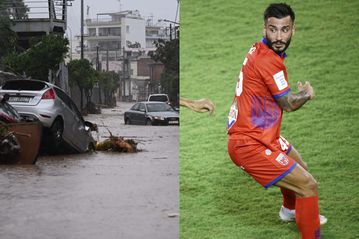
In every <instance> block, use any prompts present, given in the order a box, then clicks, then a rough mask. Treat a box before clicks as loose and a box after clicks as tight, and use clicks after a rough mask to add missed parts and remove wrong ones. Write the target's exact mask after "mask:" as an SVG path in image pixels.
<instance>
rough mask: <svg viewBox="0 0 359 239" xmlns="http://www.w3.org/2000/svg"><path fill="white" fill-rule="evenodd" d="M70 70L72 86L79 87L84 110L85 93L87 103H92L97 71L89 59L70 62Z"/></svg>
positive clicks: (81, 104) (81, 106)
mask: <svg viewBox="0 0 359 239" xmlns="http://www.w3.org/2000/svg"><path fill="white" fill-rule="evenodd" d="M68 68H69V83H70V86H73V85H77V86H78V87H79V89H80V94H81V101H80V108H81V110H83V109H84V107H83V94H84V93H85V95H86V98H87V103H89V102H90V101H91V95H92V89H93V87H94V84H95V81H96V80H97V74H96V71H95V69H93V68H92V65H91V63H90V62H89V61H88V60H87V59H80V60H73V61H70V62H69V64H68Z"/></svg>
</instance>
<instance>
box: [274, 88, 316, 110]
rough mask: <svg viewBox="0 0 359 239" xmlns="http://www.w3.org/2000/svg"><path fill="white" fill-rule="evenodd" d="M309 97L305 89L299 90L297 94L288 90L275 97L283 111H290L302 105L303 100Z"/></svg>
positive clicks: (305, 100)
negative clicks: (284, 93)
mask: <svg viewBox="0 0 359 239" xmlns="http://www.w3.org/2000/svg"><path fill="white" fill-rule="evenodd" d="M309 99H310V96H309V95H308V93H307V92H305V91H300V92H298V93H297V94H292V93H291V92H289V93H288V94H286V95H283V96H281V97H279V98H278V99H277V103H278V105H279V106H280V107H281V108H282V109H283V110H285V111H287V112H291V111H295V110H297V109H299V108H300V107H302V106H303V105H304V104H305V102H307V101H308V100H309Z"/></svg>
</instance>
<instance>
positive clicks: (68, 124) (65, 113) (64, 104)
mask: <svg viewBox="0 0 359 239" xmlns="http://www.w3.org/2000/svg"><path fill="white" fill-rule="evenodd" d="M54 90H55V92H56V95H57V96H58V97H59V100H58V101H57V102H56V104H59V105H60V107H59V113H60V114H61V115H62V118H63V121H64V131H63V133H62V138H63V139H64V140H65V141H66V142H67V143H70V145H73V144H74V142H73V135H74V134H73V132H74V124H73V122H74V115H73V112H72V109H71V105H70V103H69V99H68V96H67V95H66V94H65V92H63V91H62V90H60V89H58V88H56V87H54Z"/></svg>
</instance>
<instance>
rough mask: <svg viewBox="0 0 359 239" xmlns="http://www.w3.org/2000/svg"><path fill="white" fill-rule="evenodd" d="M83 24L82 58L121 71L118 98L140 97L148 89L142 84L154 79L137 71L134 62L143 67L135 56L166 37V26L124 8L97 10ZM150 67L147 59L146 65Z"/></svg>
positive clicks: (145, 51) (143, 52)
mask: <svg viewBox="0 0 359 239" xmlns="http://www.w3.org/2000/svg"><path fill="white" fill-rule="evenodd" d="M85 27H86V34H85V46H84V56H85V58H87V59H89V60H90V61H91V62H92V63H93V65H94V66H95V67H96V68H97V69H100V70H109V71H115V72H121V81H120V84H119V85H120V92H119V95H120V97H121V99H122V100H127V101H132V100H140V99H143V98H145V97H146V94H150V93H152V92H151V91H148V90H144V87H147V85H151V84H150V83H151V82H153V81H154V79H152V77H151V74H148V75H143V74H142V75H138V74H137V72H138V71H137V68H138V64H141V68H143V67H146V66H143V63H139V59H140V58H141V59H143V58H144V57H145V58H146V56H147V55H148V52H150V51H155V50H156V48H155V44H154V42H155V41H156V40H158V39H165V40H169V38H170V37H169V34H167V32H168V28H166V26H165V25H164V24H163V23H161V22H157V23H156V24H154V23H153V20H152V19H145V18H143V17H142V16H141V15H140V13H139V11H137V10H134V11H131V10H127V11H121V12H114V13H99V14H97V18H96V19H86V21H85ZM142 61H143V60H142ZM152 63H153V62H151V64H152ZM151 67H152V68H153V65H150V63H149V65H148V68H149V69H150V68H151ZM161 69H162V68H161ZM148 72H150V70H148ZM149 89H151V87H150V88H149Z"/></svg>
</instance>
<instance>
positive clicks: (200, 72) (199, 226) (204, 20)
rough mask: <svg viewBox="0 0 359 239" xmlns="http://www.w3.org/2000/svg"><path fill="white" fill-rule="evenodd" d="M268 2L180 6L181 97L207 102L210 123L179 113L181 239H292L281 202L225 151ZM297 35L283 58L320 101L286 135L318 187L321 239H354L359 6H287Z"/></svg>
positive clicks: (294, 0)
mask: <svg viewBox="0 0 359 239" xmlns="http://www.w3.org/2000/svg"><path fill="white" fill-rule="evenodd" d="M271 2H272V1H269V0H265V1H236V0H197V1H191V0H182V1H181V45H180V49H181V52H180V54H181V55H180V59H181V64H180V74H181V89H180V92H181V96H184V97H189V98H194V99H196V98H203V97H207V98H210V99H211V100H212V101H213V102H214V103H215V105H216V113H215V115H214V116H213V117H207V115H204V114H196V113H194V112H192V111H190V110H188V109H186V108H181V127H180V131H181V132H180V135H181V137H180V159H181V161H180V214H181V218H180V227H181V228H180V236H181V238H183V239H203V238H208V239H219V238H220V239H232V238H233V239H238V238H239V239H242V238H243V239H269V238H276V239H293V238H297V239H298V238H299V233H298V230H297V228H296V225H295V224H294V223H280V222H279V220H278V219H277V218H278V210H279V207H280V205H281V194H280V192H279V190H278V189H277V188H275V187H273V188H270V189H268V190H264V189H262V188H261V186H260V185H259V184H257V183H256V182H255V181H254V180H253V179H252V178H251V177H250V176H248V175H247V174H245V173H244V172H243V171H241V169H239V168H238V167H236V166H235V165H234V164H233V163H232V162H231V160H230V158H229V156H228V153H227V135H226V119H227V114H228V111H229V107H230V104H231V101H232V99H233V95H234V90H235V84H236V81H237V77H238V74H239V71H240V68H241V66H242V63H243V60H244V57H245V55H246V53H247V52H248V50H249V48H250V46H251V44H253V43H254V42H256V41H259V40H260V39H261V37H262V28H263V17H262V14H263V12H264V9H265V8H266V7H267V6H268V4H269V3H271ZM286 2H287V3H288V4H290V5H291V6H292V7H293V9H294V10H295V13H296V34H295V36H294V37H293V39H292V43H291V46H290V47H289V49H288V52H287V53H288V58H287V59H286V60H285V64H286V66H287V71H288V77H289V82H290V84H291V86H292V90H293V91H294V92H296V86H295V83H296V81H302V82H303V81H306V80H309V81H310V82H311V83H312V85H313V87H314V90H315V91H316V99H314V100H313V101H311V102H309V103H308V104H307V105H305V106H304V107H303V108H301V109H299V110H298V111H296V112H292V113H285V114H284V117H283V122H282V132H281V133H282V135H283V136H284V137H286V138H287V139H288V140H289V141H290V142H291V143H292V144H293V145H294V147H296V148H297V149H298V151H299V152H300V153H301V155H302V157H303V159H304V160H305V161H306V162H307V163H308V164H309V169H310V172H311V173H312V174H313V175H314V177H315V178H316V179H317V181H318V182H319V199H320V200H319V204H320V210H321V213H322V214H324V215H325V216H327V217H328V220H329V221H328V223H327V224H326V225H324V226H323V227H322V229H321V233H322V238H331V239H336V238H341V239H354V238H357V232H358V231H359V225H358V223H356V222H357V221H358V220H359V187H358V184H357V182H358V180H359V174H358V173H357V171H358V168H359V161H358V154H359V149H358V145H359V137H358V132H359V124H358V119H359V105H358V103H357V96H358V94H359V91H358V89H359V81H358V80H357V78H358V75H359V68H358V65H359V58H358V55H359V48H358V47H357V42H358V40H357V39H358V37H359V27H358V22H359V15H358V14H357V10H358V9H359V2H358V1H354V0H345V1H324V0H318V1H299V0H289V1H286Z"/></svg>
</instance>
